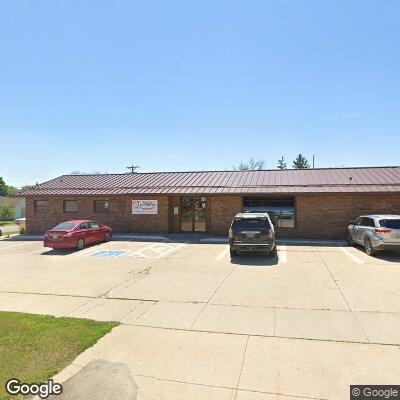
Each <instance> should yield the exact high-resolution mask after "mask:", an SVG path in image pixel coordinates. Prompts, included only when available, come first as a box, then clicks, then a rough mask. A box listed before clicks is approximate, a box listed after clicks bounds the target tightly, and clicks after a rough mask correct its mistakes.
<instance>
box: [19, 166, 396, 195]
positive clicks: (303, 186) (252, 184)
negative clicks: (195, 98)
mask: <svg viewBox="0 0 400 400" xmlns="http://www.w3.org/2000/svg"><path fill="white" fill-rule="evenodd" d="M336 192H337V193H361V192H364V193H373V192H400V167H364V168H315V169H303V170H295V169H288V170H261V171H199V172H151V173H133V174H101V175H62V176H60V177H58V178H55V179H52V180H50V181H48V182H44V183H42V184H40V185H37V186H34V187H33V188H30V189H28V190H26V191H25V192H23V193H22V194H21V195H23V196H36V195H48V196H71V195H120V194H212V193H216V194H226V193H243V194H247V193H285V194H295V193H336Z"/></svg>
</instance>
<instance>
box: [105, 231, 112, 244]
mask: <svg viewBox="0 0 400 400" xmlns="http://www.w3.org/2000/svg"><path fill="white" fill-rule="evenodd" d="M111 236H112V234H111V232H107V233H106V234H105V235H104V241H105V242H109V241H110V240H111Z"/></svg>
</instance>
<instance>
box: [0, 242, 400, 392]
mask: <svg viewBox="0 0 400 400" xmlns="http://www.w3.org/2000/svg"><path fill="white" fill-rule="evenodd" d="M0 309H1V310H11V311H23V312H30V313H41V314H52V315H56V316H73V317H81V318H90V319H96V320H116V321H120V322H121V323H122V325H121V326H119V327H117V328H115V329H114V330H113V331H112V333H111V334H109V335H107V336H106V337H104V338H103V339H102V340H100V342H99V343H98V344H97V345H95V346H94V347H93V348H91V349H89V350H88V351H86V352H85V353H83V354H82V355H80V356H79V357H78V358H77V359H76V360H75V361H74V363H73V365H72V366H70V367H69V368H67V370H66V371H64V373H63V375H62V376H61V377H60V379H66V378H67V377H69V376H70V375H73V374H74V373H79V371H81V370H82V369H85V367H86V366H87V365H88V364H89V363H90V362H92V361H93V360H102V361H104V362H113V363H119V364H124V365H128V366H129V369H130V371H131V373H132V375H133V377H134V379H135V382H136V384H137V385H138V397H137V398H138V399H154V398H157V395H159V394H160V393H162V394H163V396H161V397H160V398H162V399H189V398H190V399H194V398H198V399H218V400H220V399H239V400H261V399H263V400H270V399H282V400H288V399H293V398H295V397H296V396H297V397H303V398H310V399H311V398H312V399H344V398H348V397H349V385H350V384H394V383H398V382H399V381H400V347H399V346H400V255H399V254H396V253H387V254H381V255H378V256H377V257H369V256H367V255H366V254H365V253H364V252H363V251H362V250H361V249H359V248H352V247H347V246H344V245H340V244H335V243H333V244H329V243H326V244H323V245H316V244H307V243H296V242H288V243H284V242H282V244H280V245H279V246H278V257H277V258H267V257H260V256H254V255H249V256H243V257H236V258H234V259H232V260H231V259H230V257H229V248H228V245H227V244H226V243H221V242H220V243H218V242H215V243H213V242H211V243H207V242H200V241H199V242H194V243H193V242H192V243H190V242H185V241H175V242H173V241H170V240H167V239H163V238H159V240H154V241H150V240H147V241H146V240H143V241H128V240H124V241H112V242H109V243H103V244H100V245H96V246H91V247H89V248H86V249H84V250H83V251H80V252H77V251H69V250H57V251H55V250H51V249H47V248H43V245H42V242H40V241H1V242H0ZM168 396H169V397H168ZM297 397H296V398H297Z"/></svg>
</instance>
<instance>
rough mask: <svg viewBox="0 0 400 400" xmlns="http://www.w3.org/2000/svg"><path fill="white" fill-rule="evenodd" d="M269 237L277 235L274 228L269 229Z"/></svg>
mask: <svg viewBox="0 0 400 400" xmlns="http://www.w3.org/2000/svg"><path fill="white" fill-rule="evenodd" d="M269 237H270V238H271V239H273V238H274V237H275V232H274V231H273V230H272V229H270V230H269Z"/></svg>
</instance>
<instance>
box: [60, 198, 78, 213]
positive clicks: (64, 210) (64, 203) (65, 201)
mask: <svg viewBox="0 0 400 400" xmlns="http://www.w3.org/2000/svg"><path fill="white" fill-rule="evenodd" d="M68 201H73V202H75V204H76V210H74V211H67V210H66V208H65V205H66V203H67V202H68ZM63 212H65V213H76V212H78V200H74V199H67V200H63Z"/></svg>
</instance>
